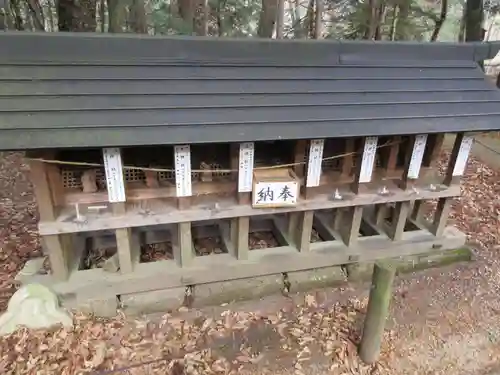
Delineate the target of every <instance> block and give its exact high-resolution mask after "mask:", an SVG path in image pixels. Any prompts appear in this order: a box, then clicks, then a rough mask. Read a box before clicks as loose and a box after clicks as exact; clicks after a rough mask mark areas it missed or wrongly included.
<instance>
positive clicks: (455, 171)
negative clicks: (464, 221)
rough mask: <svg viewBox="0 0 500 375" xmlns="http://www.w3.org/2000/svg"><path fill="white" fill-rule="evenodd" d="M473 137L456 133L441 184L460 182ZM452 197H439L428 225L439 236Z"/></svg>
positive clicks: (442, 229)
mask: <svg viewBox="0 0 500 375" xmlns="http://www.w3.org/2000/svg"><path fill="white" fill-rule="evenodd" d="M473 142H474V138H473V136H472V134H465V133H458V134H457V137H456V139H455V143H454V145H453V150H452V152H451V156H450V162H449V164H448V167H447V169H446V174H445V178H444V180H443V184H444V185H447V186H452V185H458V184H460V179H461V178H462V176H463V175H464V172H465V168H466V165H467V160H468V158H469V154H470V151H471V149H472V144H473ZM451 203H452V198H440V199H439V201H438V205H437V208H436V212H435V214H434V218H433V220H432V224H431V226H430V230H431V232H432V233H433V234H434V235H435V236H436V237H440V236H442V235H443V232H444V229H445V227H446V223H447V221H448V216H449V215H450V211H451Z"/></svg>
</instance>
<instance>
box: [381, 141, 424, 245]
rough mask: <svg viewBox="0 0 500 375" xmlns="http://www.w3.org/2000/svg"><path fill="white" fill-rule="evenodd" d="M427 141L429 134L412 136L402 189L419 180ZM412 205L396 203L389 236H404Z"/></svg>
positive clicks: (396, 238) (397, 237)
mask: <svg viewBox="0 0 500 375" xmlns="http://www.w3.org/2000/svg"><path fill="white" fill-rule="evenodd" d="M426 142H427V134H419V135H416V136H412V137H411V138H410V145H409V147H408V148H407V149H406V153H405V164H404V165H405V167H404V172H403V176H402V178H401V181H400V184H399V185H400V187H401V189H403V190H410V189H412V188H413V187H414V184H415V182H416V181H417V180H418V177H419V174H420V168H421V166H422V159H423V156H424V151H425V144H426ZM410 206H411V202H410V201H405V202H397V203H396V207H395V209H394V215H393V216H392V223H391V227H390V230H389V236H390V238H391V239H392V240H394V241H400V240H401V239H402V238H403V233H404V229H405V226H406V221H407V220H408V214H409V213H410Z"/></svg>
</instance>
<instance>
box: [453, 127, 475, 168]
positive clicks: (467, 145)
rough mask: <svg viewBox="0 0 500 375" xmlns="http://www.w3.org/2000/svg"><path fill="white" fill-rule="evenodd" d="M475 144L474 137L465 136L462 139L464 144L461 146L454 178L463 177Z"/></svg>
mask: <svg viewBox="0 0 500 375" xmlns="http://www.w3.org/2000/svg"><path fill="white" fill-rule="evenodd" d="M473 142H474V137H473V136H471V135H464V137H463V138H462V143H461V144H460V149H459V150H458V155H457V161H456V163H455V167H454V168H453V173H452V175H453V176H463V174H464V172H465V166H466V165H467V160H468V159H469V154H470V150H471V149H472V143H473Z"/></svg>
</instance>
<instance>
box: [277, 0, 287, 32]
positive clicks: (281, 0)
mask: <svg viewBox="0 0 500 375" xmlns="http://www.w3.org/2000/svg"><path fill="white" fill-rule="evenodd" d="M284 18H285V0H278V14H277V19H276V39H283V31H284V30H283V28H284Z"/></svg>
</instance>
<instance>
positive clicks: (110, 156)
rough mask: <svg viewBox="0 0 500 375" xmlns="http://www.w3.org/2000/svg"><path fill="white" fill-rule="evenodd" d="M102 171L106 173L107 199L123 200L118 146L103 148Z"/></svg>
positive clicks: (123, 187) (122, 180)
mask: <svg viewBox="0 0 500 375" xmlns="http://www.w3.org/2000/svg"><path fill="white" fill-rule="evenodd" d="M102 156H103V159H104V172H105V173H106V187H107V188H108V200H109V202H111V203H117V202H125V201H126V199H127V198H126V196H125V181H124V178H123V165H122V157H121V154H120V149H119V148H104V149H103V150H102Z"/></svg>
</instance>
